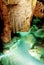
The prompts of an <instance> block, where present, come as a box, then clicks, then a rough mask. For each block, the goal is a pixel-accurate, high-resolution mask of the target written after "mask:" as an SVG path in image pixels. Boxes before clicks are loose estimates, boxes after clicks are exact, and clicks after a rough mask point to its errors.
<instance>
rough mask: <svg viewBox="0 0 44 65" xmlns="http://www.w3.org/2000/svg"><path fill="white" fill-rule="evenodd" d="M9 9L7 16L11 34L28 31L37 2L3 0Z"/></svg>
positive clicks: (34, 0) (31, 0)
mask: <svg viewBox="0 0 44 65" xmlns="http://www.w3.org/2000/svg"><path fill="white" fill-rule="evenodd" d="M3 1H4V2H5V3H6V4H7V5H8V6H9V5H10V6H9V7H8V9H9V16H10V22H11V28H12V30H13V32H14V33H15V32H18V31H23V32H25V31H28V30H29V28H30V24H31V22H30V21H31V19H32V15H33V11H34V8H35V4H36V1H37V0H7V1H6V0H3Z"/></svg>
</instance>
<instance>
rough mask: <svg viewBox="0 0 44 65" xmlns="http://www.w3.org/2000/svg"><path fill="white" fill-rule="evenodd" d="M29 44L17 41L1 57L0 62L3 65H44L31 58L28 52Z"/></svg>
mask: <svg viewBox="0 0 44 65" xmlns="http://www.w3.org/2000/svg"><path fill="white" fill-rule="evenodd" d="M29 47H30V46H29V44H27V43H24V42H23V41H22V40H19V41H18V43H15V44H14V45H13V46H12V47H11V48H10V50H9V52H8V53H7V54H4V55H2V57H1V56H0V58H1V61H2V64H3V65H44V64H43V63H41V62H40V61H38V60H36V59H35V58H33V57H32V56H31V55H30V54H29V52H28V49H29Z"/></svg>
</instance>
